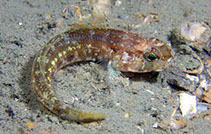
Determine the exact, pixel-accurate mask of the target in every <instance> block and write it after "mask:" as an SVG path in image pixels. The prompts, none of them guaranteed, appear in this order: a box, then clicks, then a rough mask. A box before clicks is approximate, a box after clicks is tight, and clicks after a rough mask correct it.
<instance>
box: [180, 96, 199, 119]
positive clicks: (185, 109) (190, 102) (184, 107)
mask: <svg viewBox="0 0 211 134" xmlns="http://www.w3.org/2000/svg"><path fill="white" fill-rule="evenodd" d="M179 96H180V110H181V112H182V116H183V117H184V116H187V115H190V114H194V113H196V112H197V109H196V96H193V95H189V94H187V93H180V94H179Z"/></svg>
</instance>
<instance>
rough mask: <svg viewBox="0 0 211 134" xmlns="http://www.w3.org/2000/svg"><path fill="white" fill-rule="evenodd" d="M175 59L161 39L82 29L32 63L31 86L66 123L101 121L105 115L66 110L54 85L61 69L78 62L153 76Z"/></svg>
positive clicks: (54, 42) (48, 46) (51, 44)
mask: <svg viewBox="0 0 211 134" xmlns="http://www.w3.org/2000/svg"><path fill="white" fill-rule="evenodd" d="M172 57H173V53H172V49H171V47H170V45H169V44H166V43H164V42H162V41H160V40H158V39H147V38H144V37H142V36H140V35H138V34H134V33H129V32H125V31H121V30H116V29H100V28H81V29H75V30H70V31H66V32H64V33H61V34H59V35H57V36H55V37H54V38H52V39H51V40H50V41H49V42H48V43H47V44H46V45H45V47H44V48H43V49H42V50H41V51H40V52H39V53H38V54H37V56H36V58H35V59H34V62H33V69H32V84H33V87H34V91H35V94H36V95H37V97H38V99H39V100H40V101H41V102H42V103H43V105H44V106H45V107H46V108H48V109H49V110H50V111H51V112H53V113H55V114H56V115H58V116H60V117H61V118H63V119H67V120H70V121H79V122H92V121H99V120H103V119H105V118H106V115H105V114H101V113H89V112H83V111H78V110H75V109H72V108H71V107H65V106H64V105H63V102H62V100H59V99H58V97H57V96H56V93H55V91H54V89H53V87H52V85H51V81H52V77H53V76H54V74H55V73H56V72H57V71H58V70H59V69H61V68H62V67H64V66H66V65H68V64H72V63H75V62H79V61H96V60H99V61H105V62H106V63H108V62H109V63H112V67H114V68H115V69H116V70H118V71H121V72H137V73H142V72H151V71H161V70H163V69H165V68H166V67H167V66H168V64H169V62H170V60H171V59H172Z"/></svg>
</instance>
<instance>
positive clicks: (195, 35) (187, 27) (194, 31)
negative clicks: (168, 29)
mask: <svg viewBox="0 0 211 134" xmlns="http://www.w3.org/2000/svg"><path fill="white" fill-rule="evenodd" d="M181 35H182V36H183V37H184V38H185V39H186V40H189V41H198V40H200V41H204V42H206V41H208V39H209V37H210V36H211V32H210V28H209V27H208V26H207V25H206V24H205V23H204V22H200V23H199V22H187V23H184V24H182V25H181ZM204 36H205V37H204ZM206 36H207V37H206ZM201 37H203V39H201Z"/></svg>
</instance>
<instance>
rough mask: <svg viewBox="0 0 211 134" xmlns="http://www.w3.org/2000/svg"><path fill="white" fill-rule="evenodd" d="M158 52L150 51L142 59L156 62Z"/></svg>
mask: <svg viewBox="0 0 211 134" xmlns="http://www.w3.org/2000/svg"><path fill="white" fill-rule="evenodd" d="M158 54H159V52H157V50H156V49H152V50H151V51H150V52H146V53H145V54H144V58H145V59H146V60H147V61H150V62H152V61H156V60H158V59H159V56H158Z"/></svg>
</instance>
